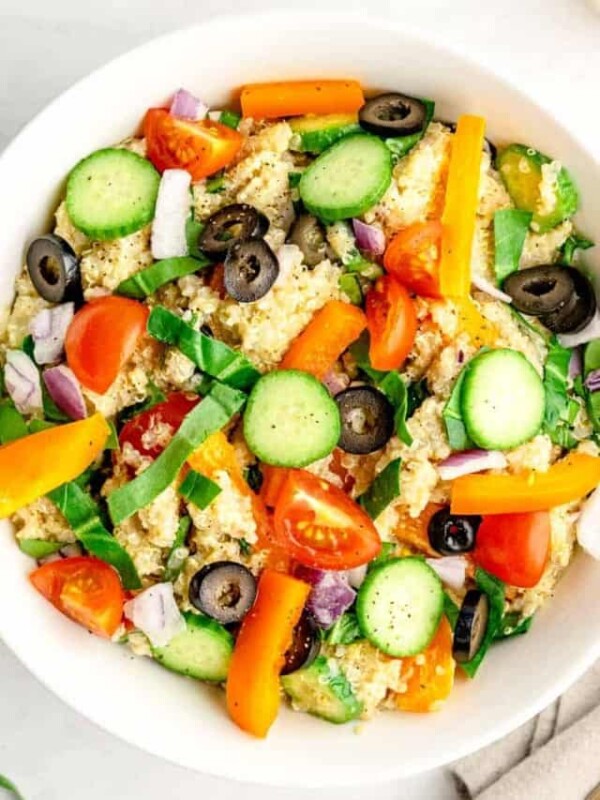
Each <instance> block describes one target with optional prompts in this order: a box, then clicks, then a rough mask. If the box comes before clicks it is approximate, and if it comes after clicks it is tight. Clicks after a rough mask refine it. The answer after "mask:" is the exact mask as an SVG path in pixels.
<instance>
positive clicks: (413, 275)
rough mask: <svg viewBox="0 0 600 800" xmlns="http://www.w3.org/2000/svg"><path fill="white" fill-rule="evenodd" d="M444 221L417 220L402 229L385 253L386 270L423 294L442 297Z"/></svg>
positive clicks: (424, 295) (408, 286)
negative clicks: (441, 272)
mask: <svg viewBox="0 0 600 800" xmlns="http://www.w3.org/2000/svg"><path fill="white" fill-rule="evenodd" d="M441 241H442V223H441V222H438V221H434V222H416V223H415V224H414V225H409V226H408V227H407V228H404V229H403V230H401V231H399V232H398V233H397V234H396V235H395V236H394V238H393V239H392V240H391V241H390V243H389V244H388V246H387V248H386V251H385V254H384V256H383V266H384V267H385V269H386V271H387V272H389V273H390V274H391V275H393V276H394V277H395V278H398V280H399V281H400V282H401V283H402V284H404V286H406V288H407V289H410V291H411V292H414V293H415V294H418V295H419V296H420V297H440V288H439V283H438V265H439V260H440V246H441Z"/></svg>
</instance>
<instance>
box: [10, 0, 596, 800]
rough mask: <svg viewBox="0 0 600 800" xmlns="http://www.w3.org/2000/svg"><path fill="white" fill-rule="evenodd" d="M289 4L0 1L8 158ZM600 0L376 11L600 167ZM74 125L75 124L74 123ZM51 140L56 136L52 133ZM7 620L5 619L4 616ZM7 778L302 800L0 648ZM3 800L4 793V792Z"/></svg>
mask: <svg viewBox="0 0 600 800" xmlns="http://www.w3.org/2000/svg"><path fill="white" fill-rule="evenodd" d="M285 5H288V6H290V7H293V6H294V5H296V4H295V3H291V2H288V3H287V4H286V3H285V2H280V3H273V2H269V0H193V2H192V1H191V0H168V2H164V0H85V2H81V0H52V2H47V1H45V0H0V149H2V147H3V146H4V145H5V144H6V143H7V142H8V141H9V140H10V138H11V137H12V136H14V135H15V133H16V132H17V131H18V129H19V128H20V126H21V125H23V124H24V123H25V122H26V121H27V120H28V119H29V118H30V117H31V116H32V115H33V114H34V113H36V112H37V111H38V110H39V109H40V108H42V107H43V106H44V105H45V104H46V103H47V102H48V101H49V100H50V99H51V98H52V97H54V96H55V95H56V94H58V93H59V92H61V91H62V90H63V89H65V88H66V87H67V86H69V85H70V84H71V83H72V82H73V81H74V80H76V79H77V78H79V77H81V76H83V75H85V74H86V73H87V72H89V71H90V70H91V69H93V68H95V67H97V66H99V65H101V64H102V63H103V62H105V61H107V60H108V59H110V58H112V57H113V56H115V55H117V54H120V53H122V52H124V51H126V50H127V49H129V48H130V47H132V46H134V45H136V44H138V43H140V42H142V41H144V40H146V39H148V38H150V37H152V36H156V35H158V34H160V33H163V32H165V31H167V30H170V29H174V28H178V27H182V26H185V25H188V24H192V23H195V22H199V21H202V20H203V19H206V18H207V17H208V16H211V15H213V14H216V13H233V12H234V11H252V10H258V9H262V10H264V9H265V8H270V7H272V8H276V7H282V6H283V7H284V6H285ZM301 5H302V7H303V8H305V9H314V10H315V13H318V10H319V9H325V8H326V9H327V10H332V9H333V8H336V7H339V8H340V9H344V10H354V11H358V10H361V11H362V10H364V8H365V3H364V0H343V1H342V0H329V2H328V3H324V2H323V0H303V2H302V4H301ZM594 5H596V6H597V0H589V4H586V3H585V0H497V2H495V3H491V2H487V3H486V2H483V3H482V2H481V0H420V2H418V3H414V2H412V0H395V2H393V3H392V2H390V1H389V0H371V2H370V3H369V4H368V7H369V9H370V10H371V11H372V12H373V13H379V14H382V15H390V16H394V17H396V18H400V19H402V20H404V21H406V22H407V23H408V24H409V25H415V26H421V27H428V28H432V29H433V30H434V31H436V32H437V34H438V35H440V36H443V37H444V38H446V39H447V40H448V41H449V42H451V43H453V44H455V45H456V46H458V47H460V48H461V49H462V50H463V51H464V52H466V53H469V54H470V55H471V56H473V57H475V58H477V59H479V60H481V61H482V62H483V63H486V64H488V65H490V66H492V67H494V68H495V69H497V70H499V71H500V72H502V73H504V74H505V75H506V76H507V77H508V78H511V79H513V80H517V81H519V83H520V84H521V86H522V87H523V88H524V89H525V90H526V91H528V92H530V93H531V94H533V95H534V96H535V97H536V98H537V99H538V101H539V102H540V103H541V104H543V105H547V106H554V107H556V106H557V105H558V106H559V107H560V109H561V113H562V114H563V116H564V120H565V122H566V123H567V124H568V125H569V127H571V129H572V130H573V131H574V132H575V133H576V134H577V135H578V136H579V137H580V138H581V139H582V140H583V141H584V142H585V143H586V144H587V145H588V146H589V147H590V148H591V149H592V150H593V151H595V153H596V154H597V156H598V157H599V158H600V106H599V105H598V81H599V79H600V15H598V13H595V12H594V10H593V6H594ZM65 124H68V120H65ZM48 135H49V136H52V135H58V134H57V132H52V131H50V132H49V134H48ZM2 613H10V612H8V611H7V610H4V611H3V612H2ZM0 773H5V774H7V775H9V776H11V778H12V779H13V780H14V781H15V782H16V783H17V784H18V785H19V786H20V788H21V790H22V791H23V793H24V795H25V797H26V800H59V798H60V800H105V798H107V797H117V798H119V800H134V799H135V800H137V798H142V797H143V798H144V800H162V798H164V797H165V796H171V797H174V798H177V800H179V798H181V799H182V800H183V798H188V797H194V796H196V797H198V796H199V797H204V798H210V800H233V799H234V798H238V797H243V798H245V800H259V798H260V800H265V798H266V800H301V798H304V797H305V796H306V795H307V794H308V793H306V792H298V791H284V790H267V789H263V788H257V787H249V786H242V785H240V784H234V783H230V782H227V781H222V780H216V779H214V778H208V777H205V776H201V775H198V774H196V773H193V772H189V771H187V770H183V769H180V768H178V767H174V766H172V765H170V764H167V763H164V762H162V761H160V760H158V759H156V758H154V757H151V756H148V755H146V754H144V753H142V752H141V751H140V750H137V749H136V748H133V747H130V746H128V745H126V744H124V743H122V742H121V741H119V740H117V739H115V738H113V737H112V736H109V735H108V734H106V733H104V732H103V731H101V730H99V729H98V728H96V727H95V726H94V725H92V724H91V723H89V722H87V721H86V720H85V719H84V718H82V717H81V716H79V715H78V714H76V713H75V712H73V711H72V710H71V709H69V708H68V707H67V706H65V705H64V704H63V703H62V702H61V701H59V700H58V699H56V698H55V697H54V696H52V695H51V694H50V693H49V692H48V691H47V690H46V689H45V688H44V687H42V686H41V685H40V684H39V683H38V682H37V681H36V680H35V679H34V678H33V677H31V676H30V675H29V674H28V673H27V672H26V670H25V669H24V668H23V667H22V666H21V665H20V664H19V662H18V661H17V660H16V659H15V658H14V656H13V655H12V654H11V653H9V652H8V650H7V649H6V648H5V647H4V646H3V645H2V644H1V643H0ZM368 791H369V790H368V789H367V788H361V787H356V788H355V789H354V790H351V791H349V790H343V791H339V792H333V791H327V792H316V791H311V792H310V796H311V798H312V800H325V798H327V800H342V798H344V800H359V798H360V799H361V800H362V799H363V798H364V797H365V796H366V795H367V792H368ZM0 797H2V790H1V789H0ZM377 798H378V800H400V798H402V800H453V799H454V792H453V789H452V784H451V781H450V779H449V776H448V775H447V773H446V772H445V771H444V770H436V771H434V772H433V773H429V774H427V775H424V776H420V777H417V778H413V779H411V780H408V781H402V782H397V783H395V784H391V785H385V786H381V787H378V788H377Z"/></svg>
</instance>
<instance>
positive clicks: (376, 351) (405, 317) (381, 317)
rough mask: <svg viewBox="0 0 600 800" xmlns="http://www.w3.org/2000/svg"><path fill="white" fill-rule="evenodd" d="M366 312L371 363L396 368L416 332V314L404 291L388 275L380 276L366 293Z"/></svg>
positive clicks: (376, 365)
mask: <svg viewBox="0 0 600 800" xmlns="http://www.w3.org/2000/svg"><path fill="white" fill-rule="evenodd" d="M366 312H367V327H368V329H369V335H370V338H371V343H370V346H369V358H370V360H371V366H372V367H373V368H374V369H381V370H392V369H398V367H400V366H401V365H402V363H403V362H404V360H405V359H406V357H407V356H408V354H409V353H410V351H411V348H412V346H413V344H414V341H415V336H416V333H417V315H416V312H415V306H414V303H413V301H412V300H411V298H410V295H409V294H408V291H407V290H406V289H405V288H404V286H402V284H401V283H400V282H399V281H397V280H396V278H394V277H393V276H392V275H384V276H383V277H382V278H378V279H377V281H376V282H375V284H374V285H373V287H372V288H371V289H370V290H369V292H368V294H367V299H366Z"/></svg>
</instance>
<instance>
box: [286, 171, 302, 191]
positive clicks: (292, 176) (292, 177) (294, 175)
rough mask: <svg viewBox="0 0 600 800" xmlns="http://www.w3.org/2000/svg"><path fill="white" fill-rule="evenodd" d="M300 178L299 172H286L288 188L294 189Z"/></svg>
mask: <svg viewBox="0 0 600 800" xmlns="http://www.w3.org/2000/svg"><path fill="white" fill-rule="evenodd" d="M301 178H302V173H301V172H288V185H289V187H290V189H295V188H296V187H297V186H298V184H299V183H300V180H301Z"/></svg>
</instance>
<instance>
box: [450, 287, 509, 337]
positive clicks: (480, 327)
mask: <svg viewBox="0 0 600 800" xmlns="http://www.w3.org/2000/svg"><path fill="white" fill-rule="evenodd" d="M455 304H456V310H457V312H458V330H459V332H461V333H466V334H468V336H469V338H470V339H471V343H472V344H473V346H474V347H484V346H487V347H495V346H496V343H497V341H498V337H499V336H500V332H499V331H498V328H497V327H496V326H495V325H494V323H493V322H490V321H489V320H488V319H486V318H485V317H484V316H483V314H481V312H480V311H479V309H478V308H477V306H476V305H475V303H474V302H473V301H472V300H471V298H470V297H465V298H463V299H462V300H455Z"/></svg>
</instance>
